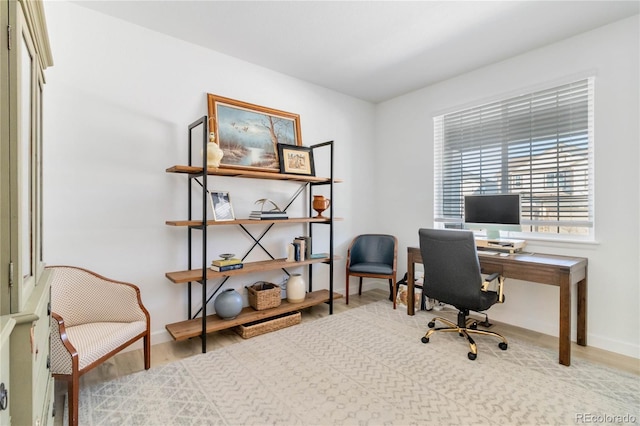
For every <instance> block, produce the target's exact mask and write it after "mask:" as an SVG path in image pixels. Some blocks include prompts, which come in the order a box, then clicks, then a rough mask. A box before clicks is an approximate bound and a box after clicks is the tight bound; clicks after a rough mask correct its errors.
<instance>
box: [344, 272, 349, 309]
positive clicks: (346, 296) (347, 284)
mask: <svg viewBox="0 0 640 426" xmlns="http://www.w3.org/2000/svg"><path fill="white" fill-rule="evenodd" d="M345 293H346V294H345V299H346V300H347V305H348V304H349V273H348V272H347V281H346V290H345Z"/></svg>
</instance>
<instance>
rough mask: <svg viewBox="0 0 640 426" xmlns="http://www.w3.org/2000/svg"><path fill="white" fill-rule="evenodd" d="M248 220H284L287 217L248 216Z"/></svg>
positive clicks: (287, 217)
mask: <svg viewBox="0 0 640 426" xmlns="http://www.w3.org/2000/svg"><path fill="white" fill-rule="evenodd" d="M249 219H251V220H284V219H289V216H260V217H253V216H250V217H249Z"/></svg>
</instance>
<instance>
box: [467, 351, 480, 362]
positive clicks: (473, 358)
mask: <svg viewBox="0 0 640 426" xmlns="http://www.w3.org/2000/svg"><path fill="white" fill-rule="evenodd" d="M467 356H468V357H469V359H470V360H471V361H475V360H476V358H478V354H474V353H473V352H469V353H468V354H467Z"/></svg>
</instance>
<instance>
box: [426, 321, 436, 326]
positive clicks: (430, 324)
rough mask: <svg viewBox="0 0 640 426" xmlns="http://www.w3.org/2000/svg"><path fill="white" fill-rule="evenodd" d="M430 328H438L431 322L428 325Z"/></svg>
mask: <svg viewBox="0 0 640 426" xmlns="http://www.w3.org/2000/svg"><path fill="white" fill-rule="evenodd" d="M427 325H428V326H429V328H433V327H435V326H436V323H435V322H433V321H429V324H427Z"/></svg>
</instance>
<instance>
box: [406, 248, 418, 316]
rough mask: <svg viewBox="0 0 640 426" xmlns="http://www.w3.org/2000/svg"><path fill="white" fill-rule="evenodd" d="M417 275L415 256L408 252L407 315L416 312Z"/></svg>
mask: <svg viewBox="0 0 640 426" xmlns="http://www.w3.org/2000/svg"><path fill="white" fill-rule="evenodd" d="M415 275H416V264H415V263H414V261H413V257H412V256H411V254H408V256H407V315H415V314H416V305H415V303H416V302H415V299H416V294H415V290H414V284H415V279H414V277H415Z"/></svg>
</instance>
